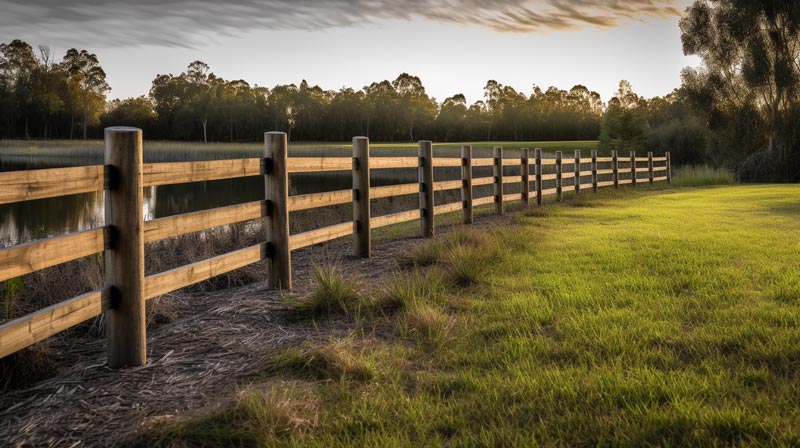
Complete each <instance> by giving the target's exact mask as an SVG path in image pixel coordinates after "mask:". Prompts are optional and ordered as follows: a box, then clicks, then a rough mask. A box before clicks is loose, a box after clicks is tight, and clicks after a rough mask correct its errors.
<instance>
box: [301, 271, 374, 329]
mask: <svg viewBox="0 0 800 448" xmlns="http://www.w3.org/2000/svg"><path fill="white" fill-rule="evenodd" d="M314 281H315V284H314V289H313V291H312V292H311V294H309V295H308V296H307V297H293V296H287V297H286V302H287V304H288V305H289V307H290V309H291V310H292V311H293V313H294V314H295V315H296V316H298V317H319V316H324V315H330V314H350V313H353V312H355V313H360V312H361V311H363V310H364V309H365V308H366V307H369V305H370V303H369V302H370V298H369V297H368V296H367V295H365V294H364V292H363V291H364V287H363V286H362V285H361V284H360V282H359V281H358V280H357V279H356V278H355V277H349V276H345V275H344V274H343V273H342V272H340V271H339V270H338V269H336V268H335V267H334V266H332V265H326V266H318V265H316V264H315V265H314Z"/></svg>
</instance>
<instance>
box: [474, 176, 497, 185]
mask: <svg viewBox="0 0 800 448" xmlns="http://www.w3.org/2000/svg"><path fill="white" fill-rule="evenodd" d="M493 183H494V177H479V178H477V179H472V186H473V187H477V186H479V185H492V184H493Z"/></svg>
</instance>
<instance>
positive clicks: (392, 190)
mask: <svg viewBox="0 0 800 448" xmlns="http://www.w3.org/2000/svg"><path fill="white" fill-rule="evenodd" d="M418 193H419V184H417V183H414V184H399V185H387V186H385V187H372V188H371V193H370V195H371V198H372V199H381V198H389V197H392V196H404V195H407V194H418Z"/></svg>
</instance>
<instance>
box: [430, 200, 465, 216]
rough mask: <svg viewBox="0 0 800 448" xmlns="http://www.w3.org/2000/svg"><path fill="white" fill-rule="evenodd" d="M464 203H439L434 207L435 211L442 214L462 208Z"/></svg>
mask: <svg viewBox="0 0 800 448" xmlns="http://www.w3.org/2000/svg"><path fill="white" fill-rule="evenodd" d="M461 208H462V205H461V202H451V203H450V204H443V205H437V206H436V207H434V209H433V212H434V213H435V214H437V215H441V214H443V213H450V212H454V211H456V210H461Z"/></svg>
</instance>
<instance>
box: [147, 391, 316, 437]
mask: <svg viewBox="0 0 800 448" xmlns="http://www.w3.org/2000/svg"><path fill="white" fill-rule="evenodd" d="M318 419H319V402H318V400H317V399H314V398H312V397H311V394H310V393H307V392H303V391H300V390H298V388H297V387H290V388H288V389H287V388H285V387H274V388H272V389H268V390H258V389H249V390H245V391H243V392H241V393H240V394H239V396H238V397H237V398H236V401H235V402H234V403H233V404H231V405H228V406H226V407H225V408H224V410H223V411H221V412H212V413H211V414H209V415H206V416H196V417H184V418H182V419H179V420H178V421H174V420H173V421H165V422H164V423H165V424H162V425H160V427H157V428H156V431H155V435H154V437H152V440H142V441H141V442H142V444H143V445H158V446H179V447H183V446H186V447H189V446H191V447H217V446H274V445H275V444H277V443H279V442H280V441H281V440H282V439H284V438H285V437H287V436H290V435H291V436H294V437H297V436H298V435H302V434H304V433H307V432H309V431H311V430H313V429H314V428H315V427H316V426H317V422H318ZM231 428H236V430H231ZM176 440H179V441H180V443H178V444H176V443H175V441H176Z"/></svg>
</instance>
